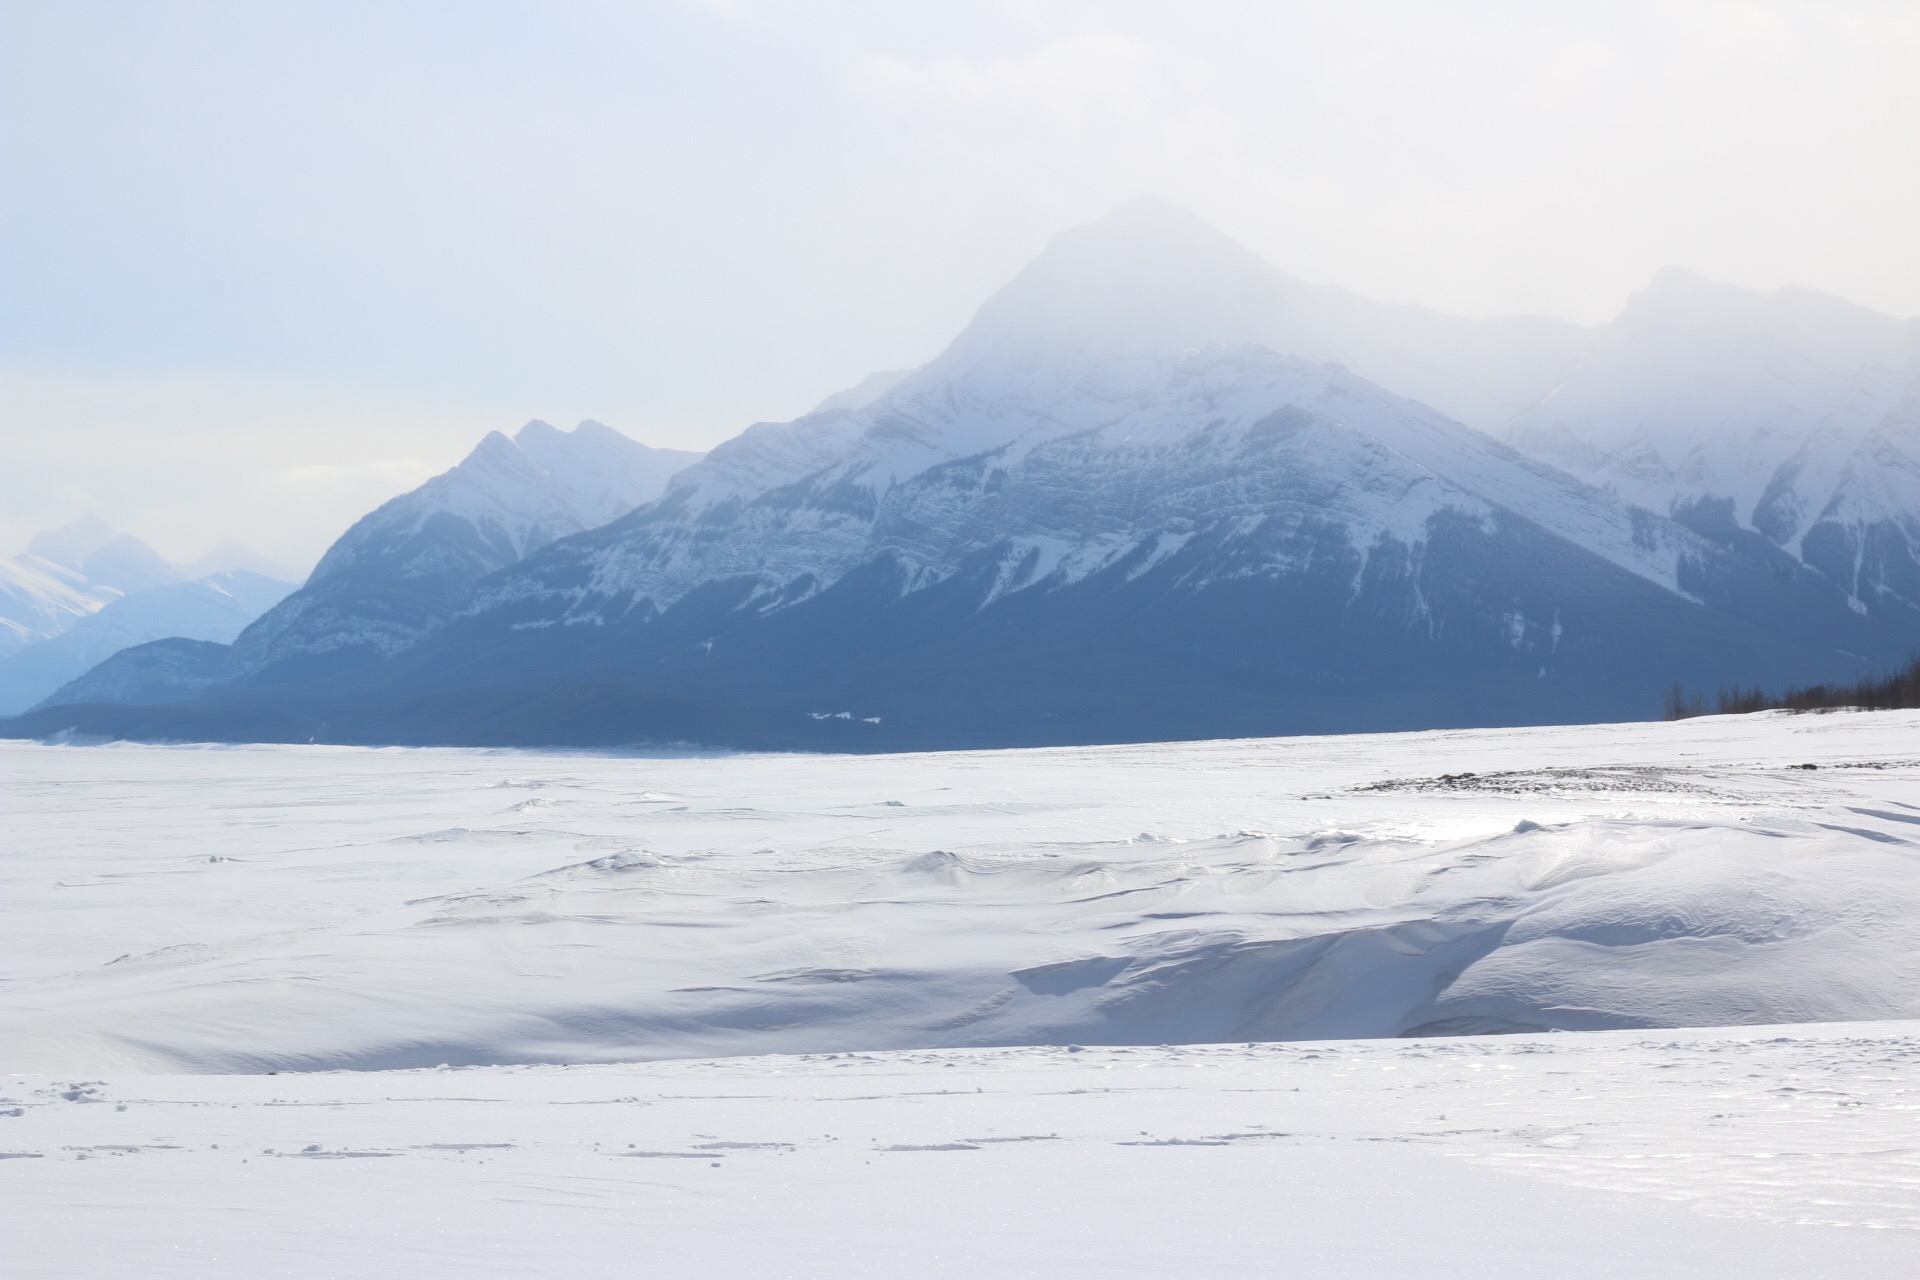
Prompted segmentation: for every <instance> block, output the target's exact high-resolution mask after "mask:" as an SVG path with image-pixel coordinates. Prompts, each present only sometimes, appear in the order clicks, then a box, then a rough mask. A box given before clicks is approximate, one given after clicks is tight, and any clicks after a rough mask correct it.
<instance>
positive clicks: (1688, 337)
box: [1501, 270, 1920, 638]
mask: <svg viewBox="0 0 1920 1280" xmlns="http://www.w3.org/2000/svg"><path fill="white" fill-rule="evenodd" d="M1501 434H1502V435H1503V436H1504V438H1506V439H1507V440H1509V441H1511V442H1512V443H1513V444H1515V445H1516V446H1518V447H1520V448H1523V449H1526V450H1528V451H1529V452H1532V453H1534V454H1535V455H1537V456H1539V457H1541V458H1544V459H1546V460H1547V461H1550V462H1552V463H1553V464H1554V465H1556V466H1559V467H1563V468H1565V469H1566V470H1568V471H1570V472H1572V473H1573V474H1575V475H1577V476H1580V477H1581V478H1583V479H1585V480H1588V481H1589V482H1591V483H1594V484H1598V485H1602V486H1604V487H1606V488H1607V489H1609V490H1610V491H1612V492H1614V493H1616V494H1618V495H1619V496H1621V497H1622V498H1624V499H1626V500H1627V501H1629V502H1633V503H1636V504H1638V505H1640V506H1643V507H1646V508H1648V509H1649V510H1652V511H1656V512H1659V513H1661V514H1670V515H1674V516H1676V517H1677V518H1679V519H1681V520H1683V521H1685V522H1686V523H1687V524H1689V525H1690V526H1692V527H1694V528H1696V529H1698V530H1700V531H1701V532H1703V533H1705V534H1707V535H1708V536H1711V537H1715V538H1718V539H1721V540H1723V541H1724V540H1728V539H1731V538H1736V537H1738V536H1741V535H1749V536H1753V535H1757V536H1758V537H1759V538H1761V539H1764V540H1765V542H1766V543H1767V544H1769V545H1770V546H1772V547H1777V548H1779V549H1780V550H1781V551H1782V552H1784V553H1785V554H1786V555H1788V556H1791V557H1792V558H1794V559H1795V560H1798V561H1799V562H1801V563H1802V564H1805V565H1807V566H1811V567H1813V568H1814V569H1816V570H1817V571H1818V572H1820V573H1821V574H1823V575H1825V576H1826V577H1827V578H1828V579H1830V580H1831V581H1833V582H1834V583H1836V584H1837V585H1839V586H1840V587H1841V588H1842V589H1843V590H1844V591H1845V592H1846V593H1847V596H1848V598H1849V600H1850V601H1851V602H1852V603H1853V604H1854V606H1855V607H1857V608H1861V609H1865V610H1890V611H1892V612H1893V613H1894V614H1895V615H1896V616H1901V617H1904V618H1905V619H1907V620H1908V622H1909V623H1911V624H1913V625H1914V627H1915V632H1914V634H1915V635H1916V637H1917V638H1920V320H1904V321H1903V320H1895V319H1893V318H1892V317H1889V316H1883V315H1879V314H1877V313H1875V312H1872V311H1869V310H1867V309H1865V308H1862V307H1857V306H1854V305H1852V304H1851V303H1848V302H1844V301H1842V300H1841V299H1838V298H1834V297H1830V296H1828V295H1825V294H1821V293H1816V292H1814V291H1812V290H1808V289H1797V288H1786V289H1780V290H1778V291H1776V292H1774V293H1771V294H1761V293H1754V292H1751V291H1749V290H1745V289H1739V288H1735V287H1733V286H1731V285H1721V284H1715V283H1712V282H1710V281H1707V280H1703V279H1701V278H1700V277H1698V276H1695V275H1692V274H1690V273H1687V272H1683V271H1677V270H1669V271H1666V272H1663V273H1662V274H1661V275H1660V276H1659V278H1658V279H1656V280H1655V281H1654V282H1653V284H1652V285H1651V286H1650V287H1649V288H1647V289H1646V290H1644V291H1643V292H1641V293H1639V294H1637V295H1635V296H1634V298H1633V299H1632V300H1631V301H1630V302H1629V303H1628V305H1627V307H1626V309H1625V311H1624V312H1623V313H1622V314H1621V316H1620V317H1619V319H1617V320H1616V321H1614V322H1613V323H1612V324H1610V325H1607V326H1606V327H1605V328H1604V329H1602V330H1601V331H1600V332H1599V333H1598V334H1597V335H1596V336H1595V338H1594V340H1593V341H1592V342H1591V343H1590V344H1589V345H1588V347H1587V348H1586V349H1585V350H1584V351H1583V352H1582V353H1581V355H1580V357H1579V359H1578V360H1577V361H1576V362H1575V363H1574V364H1573V366H1572V367H1571V368H1570V369H1569V370H1568V372H1567V375H1566V377H1565V379H1564V380H1563V381H1562V382H1561V383H1560V385H1559V386H1557V387H1556V388H1555V389H1554V390H1553V392H1552V393H1551V394H1550V395H1548V396H1547V397H1545V399H1544V400H1543V401H1542V402H1541V403H1540V404H1539V405H1537V406H1535V407H1534V408H1532V409H1529V410H1528V411H1526V412H1525V413H1522V414H1521V415H1519V416H1518V417H1517V418H1516V419H1515V420H1514V421H1513V422H1512V423H1511V424H1509V425H1508V427H1507V428H1506V430H1505V431H1504V432H1502V433H1501Z"/></svg>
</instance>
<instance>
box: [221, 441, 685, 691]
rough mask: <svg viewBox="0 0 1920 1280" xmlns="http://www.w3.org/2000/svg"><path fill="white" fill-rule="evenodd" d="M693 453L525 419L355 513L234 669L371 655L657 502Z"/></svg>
mask: <svg viewBox="0 0 1920 1280" xmlns="http://www.w3.org/2000/svg"><path fill="white" fill-rule="evenodd" d="M699 456H700V455H699V454H695V453H686V452H682V451H679V450H673V449H653V448H649V447H647V446H646V445H643V444H640V443H638V442H637V441H634V440H630V439H628V438H627V437H626V436H624V435H622V434H620V433H619V432H618V431H615V430H613V429H612V428H611V427H607V426H603V425H601V424H600V423H597V422H582V423H581V424H580V425H579V426H578V427H576V428H575V429H574V430H572V431H560V430H558V429H556V428H554V427H552V426H549V425H548V424H546V423H544V422H537V421H536V422H529V423H528V424H527V425H526V426H524V427H522V428H521V429H520V430H519V431H518V432H517V433H516V434H515V435H514V436H512V437H511V438H509V437H507V436H505V435H502V434H501V433H500V432H497V431H495V432H490V433H489V434H488V435H487V436H486V438H485V439H483V440H482V441H481V442H480V444H479V445H478V446H477V447H476V448H475V449H474V451H473V452H472V453H471V454H469V455H468V456H467V457H466V459H465V460H464V461H462V462H461V463H460V464H459V465H458V466H456V467H454V468H453V469H451V470H449V471H446V472H443V473H442V474H440V475H438V476H435V477H434V478H433V479H431V480H429V481H427V482H426V483H425V484H423V485H421V486H420V487H419V488H418V489H415V490H413V491H412V492H410V493H406V494H403V495H401V496H400V497H398V498H395V499H393V500H392V501H391V502H388V503H386V504H385V505H383V506H381V507H379V508H378V509H377V510H375V511H373V512H372V513H371V514H369V515H367V516H365V517H363V518H362V519H361V520H359V521H358V522H357V523H356V524H354V526H353V527H352V528H350V529H348V530H347V532H346V533H345V534H344V535H342V536H341V538H340V539H339V541H337V542H335V543H334V544H333V546H332V547H331V548H330V549H329V550H328V551H327V553H326V555H325V556H324V557H322V558H321V561H320V563H319V565H318V566H317V567H316V568H315V569H314V571H313V574H312V576H311V577H309V578H308V579H307V582H306V584H305V585H304V586H303V587H302V588H301V589H300V590H299V591H297V592H295V593H294V594H293V595H291V596H289V597H288V598H287V599H286V600H284V601H283V602H281V604H280V605H279V606H278V607H276V608H275V609H273V610H272V611H271V612H269V613H268V614H267V615H266V616H265V617H263V618H261V619H260V620H259V622H258V623H256V624H255V625H254V626H252V627H249V628H248V629H247V630H246V632H245V633H244V634H243V635H241V636H240V637H239V639H238V640H237V641H236V642H235V644H234V652H233V655H232V660H233V665H234V672H235V674H236V675H248V674H252V673H258V672H260V671H261V670H262V669H263V668H267V667H271V666H274V665H276V664H282V663H288V662H292V663H295V664H296V665H298V666H300V667H301V668H302V669H303V670H304V669H306V668H307V667H311V666H314V665H316V664H317V665H318V666H320V667H331V666H335V665H339V664H342V663H345V664H349V665H351V664H352V663H355V662H360V661H368V660H372V659H376V658H378V657H381V656H384V655H386V654H391V653H394V652H397V651H398V650H400V649H403V648H405V647H407V646H408V645H410V644H412V643H413V642H414V641H415V640H417V639H419V638H420V636H421V635H423V634H425V633H426V632H427V631H430V630H432V629H433V628H434V627H435V626H438V625H439V624H440V623H441V622H442V621H444V620H445V618H446V617H447V616H448V615H449V614H450V613H451V612H452V610H453V608H454V607H455V606H457V605H458V604H459V603H460V602H461V601H463V600H464V599H465V596H466V593H467V590H468V588H469V587H470V586H471V585H472V584H473V582H474V581H475V580H477V579H478V578H480V577H482V576H483V575H485V574H488V573H491V572H493V571H494V570H496V569H500V568H503V567H505V566H507V565H510V564H512V563H514V562H515V561H517V560H519V559H521V558H522V557H524V556H526V555H527V554H529V553H530V552H532V551H535V550H537V549H539V548H540V547H543V546H545V545H547V544H548V543H549V542H552V541H553V540H554V539H556V538H559V537H563V536H565V535H567V534H572V533H578V532H580V531H581V530H583V529H591V528H593V527H595V526H597V525H601V524H605V523H606V522H607V521H609V520H612V519H614V518H615V517H617V516H620V515H623V514H625V513H626V512H628V511H631V510H632V509H633V508H634V507H636V506H638V505H639V504H641V503H643V502H647V501H650V500H651V499H653V498H655V497H657V496H658V495H659V493H660V492H661V490H662V489H663V488H664V487H665V486H666V483H667V481H668V480H669V479H670V478H671V477H672V476H673V475H674V473H675V472H677V471H679V470H680V469H682V468H683V467H685V466H686V465H687V464H689V463H691V462H693V461H695V460H696V459H698V458H699Z"/></svg>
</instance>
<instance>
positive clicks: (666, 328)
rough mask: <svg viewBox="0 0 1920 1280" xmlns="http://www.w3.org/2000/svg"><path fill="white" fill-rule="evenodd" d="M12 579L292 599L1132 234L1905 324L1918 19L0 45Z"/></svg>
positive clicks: (133, 19)
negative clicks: (88, 578) (77, 522)
mask: <svg viewBox="0 0 1920 1280" xmlns="http://www.w3.org/2000/svg"><path fill="white" fill-rule="evenodd" d="M0 15H3V17H0V394H4V401H0V409H3V410H4V435H5V439H4V453H3V454H0V471H4V474H5V489H4V493H0V501H3V502H4V508H3V509H0V553H5V552H12V551H15V550H18V549H20V547H21V546H23V545H24V543H25V539H26V537H27V536H28V534H30V533H31V532H32V531H33V530H34V529H37V528H41V527H45V526H48V525H51V524H55V523H59V522H61V521H63V520H65V519H68V518H71V517H73V516H76V515H80V514H83V513H85V512H88V511H96V512H98V513H99V514H101V515H103V516H105V517H106V518H108V519H109V520H111V521H113V522H114V523H116V524H118V525H119V526H121V527H122V528H125V529H128V530H130V531H132V532H134V533H137V534H139V535H141V536H143V537H145V538H147V539H148V540H149V541H151V542H152V543H153V544H154V545H155V546H156V547H158V548H159V549H160V550H161V551H162V552H164V553H167V554H169V555H172V556H174V557H176V558H181V559H187V558H191V557H193V556H195V555H198V554H199V553H200V552H201V551H203V550H204V549H205V548H206V546H207V545H208V544H210V543H212V542H213V541H214V540H215V539H216V538H219V537H234V538H237V539H239V540H240V541H242V542H245V543H247V544H249V545H251V546H253V547H255V548H257V549H258V550H260V551H262V552H264V553H267V554H269V555H272V556H274V557H277V558H279V559H282V560H284V561H289V562H296V563H298V564H299V565H300V567H302V568H304V567H305V566H306V565H307V564H310V563H311V561H312V560H313V558H314V557H315V556H317V555H318V553H319V552H320V551H321V550H322V549H324V547H325V545H326V544H327V543H328V542H329V541H331V540H332V538H333V537H334V536H336V535H337V534H338V533H339V532H341V531H342V530H343V529H344V528H345V527H346V525H347V524H348V523H350V522H351V521H352V520H353V519H354V518H355V517H357V516H358V515H360V514H361V513H362V512H364V511H365V510H367V509H369V508H371V507H372V506H374V505H376V504H377V503H378V502H380V501H382V500H384V499H385V498H387V497H390V496H392V495H393V494H395V493H398V492H400V491H402V490H404V489H406V488H408V487H410V486H411V485H413V484H415V483H417V482H418V481H419V480H421V479H423V478H425V477H426V476H427V475H429V474H431V473H433V472H435V471H439V470H442V469H444V468H445V467H447V466H449V465H451V464H452V463H454V462H455V461H457V460H458V459H459V458H460V456H462V455H463V454H464V453H465V452H466V450H467V449H468V448H470V447H471V446H472V445H473V443H474V442H476V441H477V440H478V439H479V438H480V436H482V435H483V434H485V432H487V431H488V430H491V429H495V428H499V429H505V430H511V429H513V428H515V427H517V426H518V425H519V424H520V423H521V422H523V421H525V420H526V419H528V418H531V417H542V418H546V419H547V420H549V421H552V422H554V423H556V424H558V425H561V426H571V425H572V424H573V423H574V422H575V421H577V420H579V419H580V418H583V417H592V418H598V419H600V420H601V421H604V422H607V423H609V424H611V425H613V426H616V427H618V428H620V429H621V430H623V431H625V432H627V433H628V434H630V435H633V436H635V437H636V438H638V439H641V440H644V441H646V442H648V443H651V444H660V445H670V446H675V447H682V448H705V447H708V446H710V445H712V444H715V443H717V442H719V441H720V440H722V439H725V438H726V437H728V436H730V435H732V434H734V433H735V432H737V431H738V430H739V429H740V428H742V427H743V426H745V425H747V424H748V423H750V422H752V421H755V420H757V419H779V418H789V417H792V416H795V415H796V414H798V413H801V412H803V411H805V410H806V409H808V408H809V407H811V406H812V405H813V404H814V403H815V402H816V401H818V400H819V399H821V398H822V397H823V396H825V395H827V394H829V393H830V392H833V391H835V390H838V389H840V388H842V387H845V386H848V385H851V384H852V383H855V382H857V381H859V379H860V378H861V377H862V376H864V375H865V374H866V373H868V372H870V371H872V370H875V369H883V368H896V367H901V366H906V365H911V364H916V363H919V362H921V361H923V360H925V359H927V358H928V357H930V356H932V355H933V354H935V353H936V352H937V351H938V350H939V349H940V348H941V347H942V346H943V345H944V344H945V343H946V341H947V340H948V339H949V338H951V337H952V336H953V334H954V333H955V332H957V331H958V329H959V328H960V327H961V326H962V325H963V324H964V323H965V322H966V319H967V317H968V316H969V314H970V313H971V312H972V310H973V308H974V307H975V306H976V305H978V303H979V302H980V301H981V300H983V299H984V298H985V296H986V295H987V294H989V293H991V292H992V291H993V290H994V289H995V288H997V287H998V286H999V285H1000V284H1001V283H1003V282H1004V281H1005V279H1006V278H1007V277H1008V276H1010V275H1011V274H1012V273H1013V272H1014V271H1016V270H1017V269H1018V268H1019V267H1020V266H1021V265H1022V264H1023V263H1024V262H1025V261H1026V260H1028V259H1029V258H1031V257H1032V256H1033V255H1034V254H1035V253H1036V252H1038V251H1039V249H1040V248H1041V247H1042V246H1043V245H1044V244H1045V243H1046V240H1047V238H1048V237H1049V236H1050V235H1052V234H1053V233H1054V232H1055V231H1058V230H1060V229H1062V228H1063V227H1066V226H1069V225H1072V224H1075V223H1078V222H1084V221H1087V220H1089V219H1091V218H1094V217H1097V216H1099V215H1100V214H1101V213H1103V212H1105V211H1106V210H1107V209H1109V208H1111V207H1112V206H1114V205H1116V204H1119V203H1121V202H1123V201H1125V200H1128V199H1130V198H1132V197H1134V196H1137V195H1140V194H1143V193H1149V194H1155V195H1159V196H1162V197H1164V198H1167V199H1169V200H1173V201H1176V202H1178V203H1181V204H1184V205H1186V206H1188V207H1189V208H1192V209H1193V210H1194V211H1196V212H1197V213H1199V214H1201V215H1202V216H1203V217H1206V218H1208V219H1209V220H1211V221H1212V222H1214V223H1215V224H1216V225H1218V226H1220V227H1221V228H1222V229H1223V230H1225V231H1227V232H1229V233H1230V234H1232V235H1234V236H1236V237H1238V238H1239V239H1241V240H1242V241H1243V242H1245V243H1246V244H1248V245H1249V246H1251V247H1252V248H1254V249H1256V250H1258V251H1259V252H1261V253H1262V254H1264V255H1266V256H1267V257H1268V258H1270V259H1271V260H1272V261H1273V262H1275V263H1276V264H1277V265H1279V266H1280V267H1281V268H1283V269H1284V270H1287V271H1289V272H1292V273H1293V274H1295V275H1298V276H1302V277H1304V278H1307V279H1310V280H1315V281H1324V282H1330V283H1335V284H1341V285H1345V286H1347V287H1349V288H1352V289H1355V290H1358V291H1360V292H1362V293H1366V294H1369V295H1371V296H1374V297H1379V298H1384V299H1390V300H1395V301H1408V302H1420V303H1425V304H1428V305H1431V306H1434V307H1439V308H1442V309H1445V310H1449V311H1454V312H1459V313H1464V314H1474V315H1486V314H1495V313H1500V312H1510V311H1532V312H1541V313H1546V314H1551V315H1559V316H1564V317H1567V318H1570V319H1575V320H1581V321H1600V320H1604V319H1606V318H1608V317H1609V316H1611V315H1612V314H1613V313H1614V312H1615V311H1616V310H1617V309H1618V308H1619V306H1620V305H1621V303H1622V302H1623V301H1624V299H1625V298H1626V297H1627V296H1628V295H1629V294H1630V293H1632V292H1633V291H1634V290H1636V289H1637V288H1639V287H1641V286H1642V285H1644V284H1645V283H1646V282H1647V280H1648V279H1649V278H1650V277H1651V276H1652V274H1653V273H1654V271H1655V270H1656V269H1657V268H1659V267H1661V266H1663V265H1666V264H1676V265H1681V266H1685V267H1689V268H1691V269H1693V270H1695V271H1698V272H1700V273H1702V274H1704V275H1707V276H1710V277H1713V278H1716V279H1720V280H1725V281H1730V282H1733V283H1737V284H1742V285H1747V286H1750V287H1754V288H1773V287H1776V286H1778V285H1780V284H1784V283H1796V284H1802V285H1806V286H1809V287H1813V288H1818V289H1824V290H1827V291H1830V292H1833V293H1836V294H1839V295H1841V296H1843V297H1846V298H1850V299H1852V300H1854V301H1856V302H1860V303H1863V304H1866V305H1868V306H1871V307H1875V308H1877V309H1879V310H1882V311H1886V312H1890V313H1892V314H1896V315H1902V316H1906V315H1913V314H1916V313H1920V234H1916V231H1915V228H1920V73H1916V71H1915V68H1916V67H1920V0H1821V2H1820V3H1810V2H1801V0H1640V2H1638V3H1635V2H1634V0H1608V2H1605V3H1555V2H1553V0H1451V2H1450V3H1447V4H1436V3H1431V2H1426V3H1414V2H1412V0H1373V2H1368V0H1340V2H1338V3H1331V2H1330V3H1319V2H1317V0H1316V2H1312V3H1285V2H1284V0H1269V2H1267V3H1259V4H1226V3H1205V2H1202V0H1185V2H1184V3H1181V4H1177V5H1175V4H1166V3H1146V2H1142V3H1112V4H1094V3H1072V2H1071V0H1069V2H1065V3H1039V2H1037V0H983V2H980V3H965V2H964V0H946V2H944V3H938V4H931V3H929V4H908V3H899V2H896V3H855V2H852V0H847V2H835V0H824V2H814V3H784V2H779V0H710V2H708V3H695V2H693V0H683V2H680V3H673V2H671V0H661V2H658V3H642V2H638V0H629V2H626V3H615V2H612V0H605V2H601V0H540V2H539V3H506V2H487V0H461V2H459V3H447V4H434V3H424V2H409V3H405V4H394V3H391V0H382V2H379V3H357V2H355V0H325V2H315V3H273V4H264V3H260V2H259V0H246V2H244V3H231V4H226V3H174V2H171V0H126V2H124V3H104V2H89V0H0Z"/></svg>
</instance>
